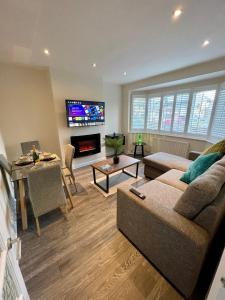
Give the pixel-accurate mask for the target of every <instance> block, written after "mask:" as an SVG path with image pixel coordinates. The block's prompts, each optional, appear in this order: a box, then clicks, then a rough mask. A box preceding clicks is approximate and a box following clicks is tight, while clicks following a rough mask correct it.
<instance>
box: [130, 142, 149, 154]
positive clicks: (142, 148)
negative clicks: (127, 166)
mask: <svg viewBox="0 0 225 300" xmlns="http://www.w3.org/2000/svg"><path fill="white" fill-rule="evenodd" d="M133 145H134V146H135V147H134V157H136V156H137V153H136V152H137V148H138V147H141V156H142V157H144V156H145V154H144V145H146V143H142V144H137V143H133Z"/></svg>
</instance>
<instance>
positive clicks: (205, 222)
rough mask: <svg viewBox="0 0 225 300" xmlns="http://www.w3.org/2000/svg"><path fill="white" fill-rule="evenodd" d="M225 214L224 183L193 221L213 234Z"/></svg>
mask: <svg viewBox="0 0 225 300" xmlns="http://www.w3.org/2000/svg"><path fill="white" fill-rule="evenodd" d="M224 215H225V184H224V185H223V187H222V189H221V190H220V192H219V194H218V195H217V197H216V198H215V200H214V201H213V202H212V203H210V205H208V206H207V207H206V208H205V209H203V210H202V211H201V212H200V213H199V214H198V215H197V216H196V217H195V218H194V220H193V221H194V222H195V223H196V224H198V225H199V226H201V227H203V228H204V229H205V230H207V231H208V233H209V234H210V236H213V235H214V233H215V232H216V230H217V228H218V226H219V225H220V223H221V221H222V219H223V218H224Z"/></svg>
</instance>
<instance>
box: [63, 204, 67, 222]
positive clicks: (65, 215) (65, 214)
mask: <svg viewBox="0 0 225 300" xmlns="http://www.w3.org/2000/svg"><path fill="white" fill-rule="evenodd" d="M64 217H65V219H66V220H67V221H68V208H67V205H65V213H64Z"/></svg>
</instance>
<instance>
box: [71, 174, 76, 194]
mask: <svg viewBox="0 0 225 300" xmlns="http://www.w3.org/2000/svg"><path fill="white" fill-rule="evenodd" d="M71 177H72V179H73V185H74V186H75V190H76V192H77V185H76V181H75V177H74V175H73V174H72V175H71Z"/></svg>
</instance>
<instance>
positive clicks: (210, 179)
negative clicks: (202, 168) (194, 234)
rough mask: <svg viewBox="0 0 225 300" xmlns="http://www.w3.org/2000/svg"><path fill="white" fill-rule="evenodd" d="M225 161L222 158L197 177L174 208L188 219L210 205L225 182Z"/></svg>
mask: <svg viewBox="0 0 225 300" xmlns="http://www.w3.org/2000/svg"><path fill="white" fill-rule="evenodd" d="M224 162H225V160H224V159H221V160H220V161H219V162H217V163H215V164H214V165H213V166H211V168H209V169H208V170H207V171H206V172H205V173H204V174H202V175H201V176H199V177H198V178H197V179H195V180H194V181H193V182H192V183H191V184H190V185H189V186H188V188H187V189H186V191H185V192H184V193H183V195H182V196H181V197H180V199H179V200H178V201H177V203H176V205H175V207H174V210H175V211H176V212H178V213H179V214H181V215H183V216H184V217H186V218H188V219H193V218H195V217H196V216H197V215H198V214H199V213H200V212H201V211H202V210H203V209H204V208H205V207H206V206H208V205H209V204H210V203H211V202H212V201H213V200H214V199H215V198H216V196H217V195H218V194H219V192H220V189H221V188H222V186H223V184H224V182H225V163H224Z"/></svg>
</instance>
